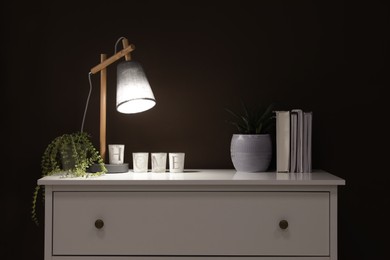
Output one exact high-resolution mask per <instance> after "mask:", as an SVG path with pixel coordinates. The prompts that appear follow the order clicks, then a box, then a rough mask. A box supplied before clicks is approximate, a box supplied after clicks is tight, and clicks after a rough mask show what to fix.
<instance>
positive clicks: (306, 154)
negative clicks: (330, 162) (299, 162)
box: [303, 112, 313, 172]
mask: <svg viewBox="0 0 390 260" xmlns="http://www.w3.org/2000/svg"><path fill="white" fill-rule="evenodd" d="M312 115H313V113H312V112H304V114H303V125H304V127H303V128H304V131H303V165H304V168H303V170H304V172H311V170H312V167H311V153H312V152H311V150H312V149H311V148H312V141H311V139H312V117H313V116H312Z"/></svg>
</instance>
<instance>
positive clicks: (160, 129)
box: [0, 0, 390, 259]
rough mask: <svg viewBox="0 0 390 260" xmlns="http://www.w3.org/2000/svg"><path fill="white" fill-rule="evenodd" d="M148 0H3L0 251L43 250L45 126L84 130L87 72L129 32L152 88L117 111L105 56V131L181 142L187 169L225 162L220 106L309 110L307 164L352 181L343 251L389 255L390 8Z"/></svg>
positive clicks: (137, 139) (343, 219)
mask: <svg viewBox="0 0 390 260" xmlns="http://www.w3.org/2000/svg"><path fill="white" fill-rule="evenodd" d="M102 2H104V3H102ZM156 2H157V1H156ZM156 2H150V1H145V0H143V1H88V2H85V1H79V2H78V3H77V4H75V3H74V4H71V3H70V2H69V1H60V2H58V1H47V2H46V3H44V2H40V1H38V2H37V1H29V2H27V1H26V3H22V2H18V1H3V2H2V3H1V4H0V5H1V19H2V21H1V35H2V40H1V41H2V49H1V51H2V55H1V57H2V70H1V76H2V77H1V79H2V81H1V85H0V86H1V97H2V102H1V105H2V107H3V109H2V111H3V113H2V115H3V116H2V123H1V125H2V133H3V146H2V147H3V150H2V153H3V154H5V155H6V156H5V157H3V160H2V161H3V167H2V177H1V183H2V189H1V192H2V196H1V202H2V203H1V204H2V210H1V212H2V213H1V218H4V221H2V222H1V223H2V227H1V230H2V232H1V233H2V235H1V236H0V237H1V244H0V247H1V250H0V254H1V256H2V259H15V258H16V257H18V258H19V259H43V225H41V226H40V227H36V226H35V225H34V224H33V222H32V221H31V220H30V205H31V196H32V191H33V188H34V185H35V183H36V181H37V179H38V178H39V177H40V158H41V155H42V153H43V151H44V149H45V147H46V145H47V144H48V143H49V142H50V141H51V140H52V139H53V138H54V137H56V136H58V135H60V134H63V133H70V132H75V131H78V130H79V129H80V125H81V120H82V113H83V109H84V105H85V100H86V97H87V93H88V77H87V74H88V72H89V70H90V69H91V68H92V67H93V66H95V65H96V64H98V63H99V55H100V53H107V54H108V55H109V56H110V55H112V54H113V52H114V44H115V42H116V40H117V39H118V38H119V37H120V36H126V37H127V38H128V39H129V40H130V42H131V43H133V44H135V46H136V50H135V52H133V54H132V57H133V58H134V59H135V60H138V61H139V62H141V64H142V65H143V67H144V69H145V71H146V73H147V75H148V78H149V81H150V83H151V86H152V88H153V91H154V94H155V96H156V99H157V105H156V107H155V108H153V109H152V110H149V111H147V112H144V113H140V114H135V115H123V114H119V113H117V112H116V111H115V80H116V78H115V67H116V66H115V65H112V66H110V67H109V68H108V84H109V86H108V106H107V109H108V112H107V113H108V129H107V131H108V134H107V138H108V143H124V144H125V145H126V157H127V161H129V160H130V154H131V152H134V151H148V152H153V151H166V152H169V151H183V152H185V153H186V168H233V165H232V163H231V160H230V151H229V149H230V138H231V135H232V133H234V129H233V128H232V127H231V126H230V125H228V124H227V123H226V122H225V121H226V120H227V119H229V116H228V114H227V113H226V112H225V111H224V108H226V107H230V108H233V109H235V108H239V107H240V100H244V101H245V102H247V103H248V104H268V103H271V102H274V103H275V104H276V105H277V107H276V108H277V109H293V108H302V109H304V110H307V111H313V114H314V122H313V131H314V134H313V150H314V152H313V164H314V168H317V169H323V170H326V171H329V172H331V173H333V174H335V175H337V176H339V177H342V178H344V179H346V183H347V185H346V186H344V187H340V188H339V221H340V222H339V243H338V244H339V255H340V259H381V257H382V256H384V255H386V254H385V252H387V250H386V249H387V248H386V246H387V241H388V238H387V241H386V239H383V238H382V235H381V234H386V233H387V234H388V233H389V228H388V225H387V224H386V217H387V214H385V213H384V208H386V206H388V205H389V196H388V194H387V186H388V183H389V180H390V178H389V172H388V167H387V163H386V158H385V156H386V157H387V156H388V152H382V150H384V149H385V151H386V148H387V147H386V146H385V145H387V143H388V138H387V135H386V134H387V132H388V127H387V126H385V125H384V124H386V123H387V122H386V121H387V113H385V112H386V107H385V94H384V91H385V88H387V87H388V86H389V80H388V69H386V70H385V65H388V62H389V60H388V57H389V54H388V53H389V33H388V25H389V23H388V22H389V18H388V17H389V10H388V7H387V6H385V5H383V4H379V3H375V2H372V1H369V2H366V3H364V5H363V4H361V5H360V4H357V3H355V2H351V3H346V2H343V1H335V2H332V3H330V2H328V1H326V2H325V1H323V3H319V2H320V1H318V2H317V1H267V2H265V1H234V2H233V3H228V1H223V3H219V4H217V3H212V1H176V2H172V1H158V2H157V3H156ZM255 2H257V3H255ZM93 84H94V90H93V93H92V97H91V102H90V106H89V111H88V114H87V119H86V125H85V130H86V131H87V132H89V133H90V134H91V135H92V139H93V142H94V144H95V145H96V146H98V136H99V130H98V127H99V114H98V113H99V76H98V75H95V76H93ZM386 100H387V99H386ZM387 110H388V109H387ZM39 210H40V212H39V215H40V217H41V218H42V214H43V208H42V207H41V208H40V209H39Z"/></svg>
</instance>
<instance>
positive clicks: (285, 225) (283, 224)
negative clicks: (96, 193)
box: [279, 219, 288, 229]
mask: <svg viewBox="0 0 390 260" xmlns="http://www.w3.org/2000/svg"><path fill="white" fill-rule="evenodd" d="M279 227H280V228H281V229H287V228H288V221H287V220H284V219H283V220H281V221H280V222H279Z"/></svg>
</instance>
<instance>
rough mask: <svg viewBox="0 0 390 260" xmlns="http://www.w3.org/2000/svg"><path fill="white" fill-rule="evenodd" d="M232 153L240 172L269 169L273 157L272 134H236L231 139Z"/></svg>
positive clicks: (235, 166)
mask: <svg viewBox="0 0 390 260" xmlns="http://www.w3.org/2000/svg"><path fill="white" fill-rule="evenodd" d="M230 154H231V158H232V162H233V165H234V168H235V169H236V171H238V172H264V171H267V169H268V167H269V165H270V163H271V159H272V142H271V136H270V135H269V134H257V135H242V134H235V135H233V137H232V140H231V145H230Z"/></svg>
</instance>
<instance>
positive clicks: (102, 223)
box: [95, 219, 104, 229]
mask: <svg viewBox="0 0 390 260" xmlns="http://www.w3.org/2000/svg"><path fill="white" fill-rule="evenodd" d="M103 226H104V222H103V220H101V219H98V220H96V221H95V227H96V228H97V229H101V228H103Z"/></svg>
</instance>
